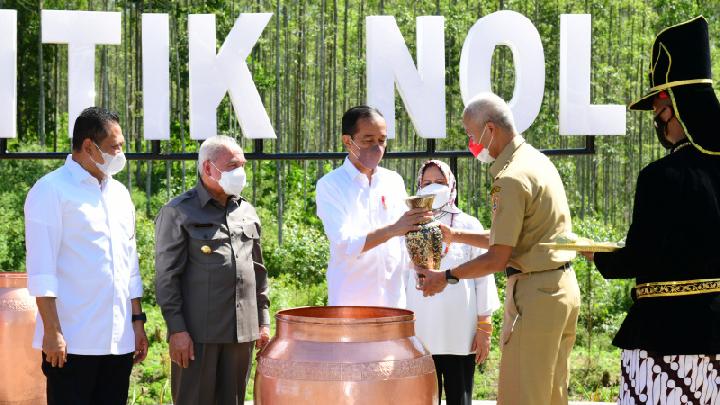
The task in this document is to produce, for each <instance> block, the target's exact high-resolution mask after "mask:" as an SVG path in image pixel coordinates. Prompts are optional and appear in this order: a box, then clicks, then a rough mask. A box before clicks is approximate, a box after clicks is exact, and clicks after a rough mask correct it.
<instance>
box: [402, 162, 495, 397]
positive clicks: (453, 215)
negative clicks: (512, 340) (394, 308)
mask: <svg viewBox="0 0 720 405" xmlns="http://www.w3.org/2000/svg"><path fill="white" fill-rule="evenodd" d="M417 186H418V192H417V194H418V195H421V194H435V195H436V197H435V201H434V203H433V212H434V214H435V218H436V219H437V220H439V221H440V222H442V223H443V224H445V225H447V226H450V227H453V228H460V229H468V230H473V231H478V230H482V229H483V227H482V225H481V224H480V221H478V220H477V218H474V217H472V216H470V215H468V214H465V213H464V212H462V211H461V210H460V209H459V208H458V207H457V205H456V204H455V199H456V196H457V189H456V182H455V176H454V175H453V173H452V172H451V171H450V167H449V166H448V165H447V164H446V163H444V162H441V161H439V160H428V161H427V162H425V163H424V164H423V165H422V167H421V168H420V171H419V173H418V180H417ZM484 251H485V250H484V249H479V248H475V247H472V246H470V245H464V244H450V245H446V244H445V243H443V253H442V254H443V258H442V262H441V266H440V268H441V270H443V271H445V270H446V269H450V268H453V267H456V266H458V265H460V264H462V263H464V262H466V261H468V260H471V259H473V258H475V257H477V256H479V255H481V254H482V253H483V252H484ZM415 277H416V276H415V273H414V272H409V275H408V280H407V281H408V282H407V283H406V285H407V303H408V308H409V309H411V310H413V311H414V312H415V318H416V321H415V333H416V334H417V336H418V337H419V338H420V339H421V340H422V342H423V343H424V344H425V346H426V347H427V349H428V350H429V351H430V353H432V355H433V360H434V361H435V368H436V370H437V377H438V388H439V389H440V391H441V392H442V389H443V387H444V388H445V397H446V401H447V404H448V405H456V404H457V405H460V404H462V405H470V404H471V403H472V388H473V377H474V374H475V364H480V363H482V362H484V361H485V359H486V358H487V355H488V353H489V352H490V336H491V334H492V321H491V315H492V313H493V311H495V310H496V309H497V308H499V307H500V300H499V299H498V295H497V289H496V288H495V279H494V278H493V276H492V275H488V276H485V277H481V278H476V279H465V280H459V282H457V283H456V284H449V285H448V286H447V288H445V290H444V291H443V292H442V293H440V294H436V295H434V296H432V297H423V293H422V291H421V290H417V289H416V288H415V285H416V279H415Z"/></svg>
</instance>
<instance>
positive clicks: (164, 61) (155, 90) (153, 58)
mask: <svg viewBox="0 0 720 405" xmlns="http://www.w3.org/2000/svg"><path fill="white" fill-rule="evenodd" d="M142 57H143V58H142V60H143V65H142V69H143V77H142V78H143V136H144V138H145V139H170V25H169V16H168V15H167V14H143V15H142Z"/></svg>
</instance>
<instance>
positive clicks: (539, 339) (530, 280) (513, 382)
mask: <svg viewBox="0 0 720 405" xmlns="http://www.w3.org/2000/svg"><path fill="white" fill-rule="evenodd" d="M505 294H506V295H505V314H504V321H503V331H502V336H501V345H502V346H501V347H502V359H501V360H500V381H499V384H498V404H499V405H560V404H562V405H566V404H567V403H568V382H569V372H568V371H569V368H570V364H569V363H570V351H571V350H572V347H573V344H574V343H575V330H576V326H577V318H578V313H579V311H580V289H579V288H578V284H577V279H576V278H575V272H574V271H573V270H572V269H568V270H552V271H544V272H539V273H525V274H518V275H514V276H512V277H510V278H509V279H508V282H507V288H506V290H505Z"/></svg>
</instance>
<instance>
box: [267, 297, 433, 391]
mask: <svg viewBox="0 0 720 405" xmlns="http://www.w3.org/2000/svg"><path fill="white" fill-rule="evenodd" d="M275 319H276V320H277V333H276V334H275V336H274V337H273V338H272V340H271V341H270V343H269V344H268V345H267V346H266V348H265V349H264V350H263V351H262V352H261V353H260V356H259V360H258V366H257V371H256V372H255V389H254V393H255V404H256V405H285V404H287V405H305V404H308V405H340V404H353V405H355V404H373V405H379V404H393V405H401V404H418V405H420V404H422V405H434V404H437V403H438V389H437V378H436V376H435V365H434V364H433V360H432V357H431V355H430V353H429V352H428V351H427V350H425V348H424V347H423V345H422V343H420V340H419V339H418V338H417V337H416V336H415V323H414V322H415V320H414V315H413V313H412V311H408V310H404V309H396V308H383V307H306V308H294V309H288V310H284V311H280V312H278V313H277V315H275Z"/></svg>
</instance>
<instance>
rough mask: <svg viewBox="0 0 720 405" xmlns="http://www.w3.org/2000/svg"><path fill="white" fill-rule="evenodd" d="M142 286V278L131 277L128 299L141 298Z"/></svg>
mask: <svg viewBox="0 0 720 405" xmlns="http://www.w3.org/2000/svg"><path fill="white" fill-rule="evenodd" d="M142 295H143V285H142V278H140V277H139V276H133V277H131V278H130V299H133V298H142Z"/></svg>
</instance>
